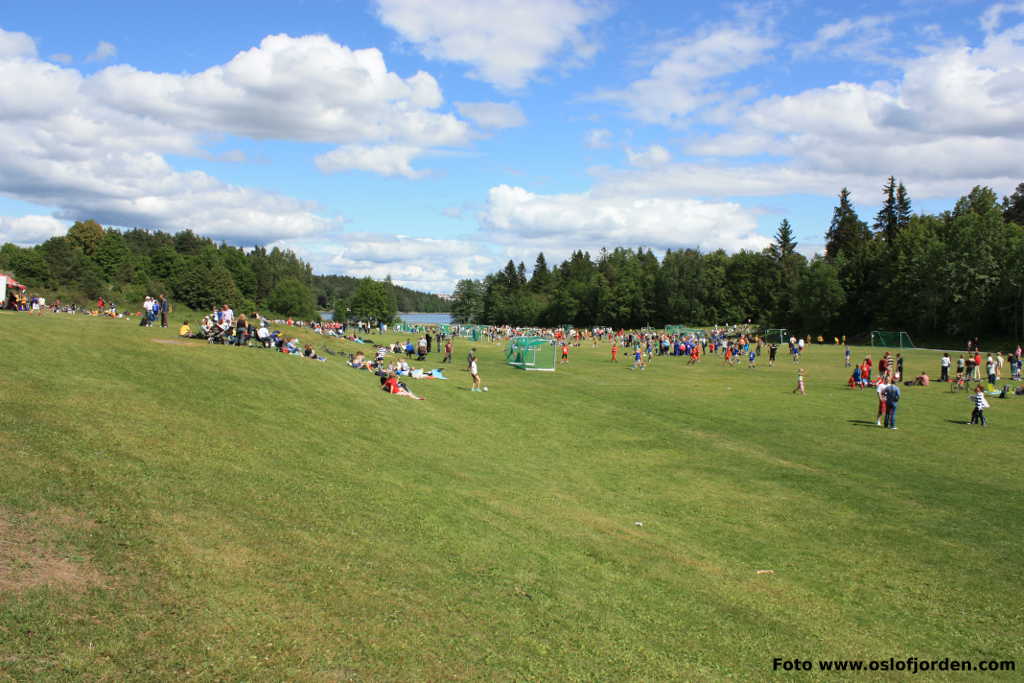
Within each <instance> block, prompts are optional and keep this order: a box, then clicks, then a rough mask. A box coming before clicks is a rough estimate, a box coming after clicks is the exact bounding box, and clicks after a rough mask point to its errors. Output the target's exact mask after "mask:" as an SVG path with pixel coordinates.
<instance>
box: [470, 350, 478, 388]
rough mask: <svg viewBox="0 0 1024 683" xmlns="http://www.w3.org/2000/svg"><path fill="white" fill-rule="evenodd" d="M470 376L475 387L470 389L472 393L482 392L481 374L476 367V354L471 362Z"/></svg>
mask: <svg viewBox="0 0 1024 683" xmlns="http://www.w3.org/2000/svg"><path fill="white" fill-rule="evenodd" d="M469 376H470V377H472V378H473V386H471V387H470V388H469V390H470V391H480V372H479V370H478V369H477V367H476V355H475V354H474V355H473V357H472V360H470V361H469Z"/></svg>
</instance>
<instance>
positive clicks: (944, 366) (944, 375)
mask: <svg viewBox="0 0 1024 683" xmlns="http://www.w3.org/2000/svg"><path fill="white" fill-rule="evenodd" d="M950 362H951V361H950V359H949V352H948V351H947V352H946V353H944V354H942V360H941V361H939V371H940V373H941V374H940V376H939V381H940V382H948V381H949V364H950Z"/></svg>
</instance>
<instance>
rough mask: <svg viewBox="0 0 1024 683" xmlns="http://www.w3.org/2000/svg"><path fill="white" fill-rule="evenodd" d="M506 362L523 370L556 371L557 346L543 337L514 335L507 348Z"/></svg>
mask: <svg viewBox="0 0 1024 683" xmlns="http://www.w3.org/2000/svg"><path fill="white" fill-rule="evenodd" d="M505 362H506V363H508V364H509V365H511V366H513V367H517V368H522V369H523V370H546V371H547V372H554V371H555V347H554V346H553V345H552V344H551V342H550V341H549V340H547V339H544V338H543V337H513V338H512V339H510V340H509V342H508V346H507V347H506V348H505Z"/></svg>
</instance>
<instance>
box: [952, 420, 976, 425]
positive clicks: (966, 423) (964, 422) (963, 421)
mask: <svg viewBox="0 0 1024 683" xmlns="http://www.w3.org/2000/svg"><path fill="white" fill-rule="evenodd" d="M946 422H949V423H951V424H955V425H969V424H971V423H970V421H968V420H946Z"/></svg>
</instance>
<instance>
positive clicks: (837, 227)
mask: <svg viewBox="0 0 1024 683" xmlns="http://www.w3.org/2000/svg"><path fill="white" fill-rule="evenodd" d="M870 237H871V231H870V230H868V226H867V224H866V223H864V221H862V220H861V219H860V217H858V216H857V212H856V210H854V208H853V203H852V202H851V201H850V191H849V190H848V189H846V188H845V187H844V188H843V189H842V190H841V191H840V192H839V206H837V207H836V208H835V211H833V212H832V223H831V224H830V225H829V227H828V232H826V233H825V258H827V259H829V260H832V259H834V258H836V257H837V256H839V254H840V253H842V252H844V251H850V250H855V249H856V248H857V247H860V246H861V245H863V244H864V243H866V242H867V241H868V240H869V239H870Z"/></svg>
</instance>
